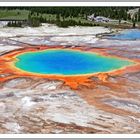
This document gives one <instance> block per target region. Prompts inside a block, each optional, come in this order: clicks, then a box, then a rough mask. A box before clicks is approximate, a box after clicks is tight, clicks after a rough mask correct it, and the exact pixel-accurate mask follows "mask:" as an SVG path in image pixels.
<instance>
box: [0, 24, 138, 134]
mask: <svg viewBox="0 0 140 140" xmlns="http://www.w3.org/2000/svg"><path fill="white" fill-rule="evenodd" d="M44 28H45V29H46V32H47V27H44ZM95 28H96V27H95ZM52 29H53V30H52V32H53V35H52V32H51V28H50V25H49V31H48V32H49V33H48V34H47V35H46V34H45V33H43V34H42V32H41V31H40V30H39V29H32V30H31V29H30V30H28V32H29V33H28V32H27V31H26V32H27V33H26V34H25V31H24V30H23V29H22V31H20V30H19V32H18V33H17V34H16V32H17V31H18V29H9V28H7V29H2V30H1V32H2V33H3V34H2V33H1V34H0V57H2V56H3V55H5V54H7V53H9V52H10V51H13V50H16V49H24V48H27V47H29V46H30V45H38V44H47V45H67V46H65V47H66V48H68V47H69V48H75V47H76V45H79V46H83V47H84V49H85V50H86V49H87V50H88V49H91V48H92V49H98V50H105V51H106V52H107V53H108V54H110V55H115V56H119V57H124V58H128V59H131V60H132V59H137V60H138V61H139V60H140V40H123V41H120V40H108V39H102V38H97V37H96V36H95V33H96V32H95V31H96V30H95V29H94V33H92V32H90V31H91V29H89V30H90V31H87V32H88V34H87V33H85V30H87V29H86V27H84V29H81V30H82V31H80V32H79V30H80V29H79V28H78V31H77V34H76V30H77V27H76V28H71V29H67V32H64V30H61V29H58V28H56V27H52ZM99 29H100V28H99V27H98V29H97V30H98V32H97V33H99ZM11 30H14V33H15V34H13V36H12V34H10V32H11ZM25 30H26V29H25ZM38 30H39V31H38ZM58 30H60V31H61V32H60V31H59V32H58ZM101 30H102V32H103V33H104V32H109V31H110V30H108V29H106V28H105V29H103V28H101V29H100V31H101ZM37 31H38V32H37ZM72 31H75V32H72ZM33 32H34V33H36V35H31V34H32V33H33ZM43 32H45V31H44V30H43ZM55 32H56V34H55ZM63 32H64V33H65V34H63ZM69 32H70V33H69ZM8 35H9V36H8ZM34 47H35V46H34ZM50 47H51V46H50ZM0 65H1V66H2V65H3V64H2V63H0ZM9 76H11V77H12V76H13V75H12V73H8V72H5V73H3V74H1V75H0V78H1V79H2V78H5V77H9ZM91 80H92V83H91V84H90V86H88V87H87V86H85V85H79V87H78V89H76V90H73V89H71V88H70V87H69V86H66V85H65V84H64V82H63V81H59V80H51V79H46V78H39V77H20V78H19V77H18V78H14V79H12V78H11V79H10V80H7V81H4V82H1V83H0V108H1V109H0V133H26V134H28V133H45V134H46V133H53V134H56V133H59V134H61V133H69V134H72V133H98V134H99V133H107V134H110V133H113V134H118V133H122V134H124V133H129V134H130V133H140V71H133V72H129V71H126V72H125V73H123V74H121V75H116V76H111V75H108V79H107V80H103V79H102V78H99V77H91Z"/></svg>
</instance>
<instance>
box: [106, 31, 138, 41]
mask: <svg viewBox="0 0 140 140" xmlns="http://www.w3.org/2000/svg"><path fill="white" fill-rule="evenodd" d="M107 38H110V39H118V40H119V39H120V40H136V39H140V29H128V30H124V31H122V32H120V33H117V34H115V35H111V36H108V37H107Z"/></svg>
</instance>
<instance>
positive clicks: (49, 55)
mask: <svg viewBox="0 0 140 140" xmlns="http://www.w3.org/2000/svg"><path fill="white" fill-rule="evenodd" d="M17 59H18V61H16V62H15V66H16V67H17V68H19V69H21V70H24V71H26V72H31V73H37V74H51V75H83V74H92V73H98V72H107V71H112V70H115V69H120V68H122V67H125V66H128V65H132V64H133V62H130V61H127V60H123V59H119V58H115V57H107V56H102V55H99V54H96V53H92V52H83V51H76V50H65V49H50V50H45V51H38V52H26V53H23V54H20V55H18V56H17Z"/></svg>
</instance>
